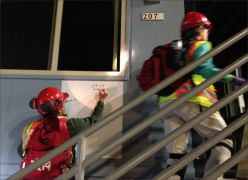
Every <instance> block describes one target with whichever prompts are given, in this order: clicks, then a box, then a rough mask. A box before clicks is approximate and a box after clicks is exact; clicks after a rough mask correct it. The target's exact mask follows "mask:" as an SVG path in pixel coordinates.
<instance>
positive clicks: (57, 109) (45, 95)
mask: <svg viewBox="0 0 248 180" xmlns="http://www.w3.org/2000/svg"><path fill="white" fill-rule="evenodd" d="M68 97H69V95H68V93H63V92H61V91H60V90H58V89H57V88H55V87H47V88H45V89H43V90H42V91H41V92H40V93H39V95H38V96H37V98H35V97H34V98H33V99H31V101H30V107H31V108H32V109H37V110H38V112H39V113H40V114H41V115H51V114H60V113H61V112H62V108H63V104H64V102H65V100H66V98H68Z"/></svg>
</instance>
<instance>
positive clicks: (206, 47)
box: [159, 11, 247, 179]
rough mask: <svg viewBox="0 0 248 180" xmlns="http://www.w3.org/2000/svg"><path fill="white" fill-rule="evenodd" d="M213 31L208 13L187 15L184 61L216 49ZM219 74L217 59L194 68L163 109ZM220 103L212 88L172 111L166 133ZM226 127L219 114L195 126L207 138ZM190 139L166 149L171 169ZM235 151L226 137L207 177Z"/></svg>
mask: <svg viewBox="0 0 248 180" xmlns="http://www.w3.org/2000/svg"><path fill="white" fill-rule="evenodd" d="M211 29H212V24H211V22H210V21H209V20H208V18H207V17H206V16H205V15H204V14H202V13H199V12H195V11H193V12H189V13H187V14H186V15H185V17H184V18H183V20H182V23H181V37H182V43H183V48H184V49H185V51H184V52H185V53H184V55H183V57H182V58H183V60H184V62H192V61H196V60H197V59H199V57H200V56H202V55H204V54H206V53H207V52H209V51H210V50H211V49H212V45H211V42H209V41H208V35H209V32H210V31H211ZM185 64H186V63H185ZM219 71H220V69H219V68H217V67H216V66H215V65H214V64H213V59H212V58H211V59H208V60H207V61H205V62H204V63H202V64H201V65H200V66H198V67H197V68H196V69H194V70H193V71H192V72H191V74H190V76H189V79H187V80H186V81H185V82H184V83H183V84H182V85H181V86H180V87H179V88H178V89H176V90H175V91H174V92H173V93H172V94H170V95H167V96H159V105H160V108H163V107H165V106H166V105H167V104H168V103H169V102H171V101H174V100H175V99H177V98H179V97H180V96H182V95H183V94H185V93H188V92H189V91H190V90H191V89H193V88H194V87H195V86H198V85H200V84H201V83H202V82H203V81H205V80H206V79H208V78H209V77H211V76H212V75H214V74H215V73H217V72H219ZM221 81H222V82H231V83H233V84H234V85H235V86H240V85H243V84H244V83H246V82H247V81H246V80H245V79H243V78H238V77H235V76H234V75H232V74H228V75H226V76H225V77H224V78H223V79H222V80H221ZM217 101H218V99H217V95H216V90H215V87H214V86H213V85H211V86H210V87H208V88H207V89H205V90H204V91H202V92H201V93H199V94H198V95H197V96H195V97H193V98H191V99H190V100H189V101H188V102H187V103H185V104H182V105H180V106H179V107H177V108H176V109H174V110H173V111H172V112H170V113H168V114H167V115H165V117H164V118H163V126H164V131H165V134H166V135H167V134H169V133H170V132H172V131H174V130H175V129H177V128H178V127H180V126H182V125H183V124H184V122H185V121H188V120H190V119H192V118H193V117H195V116H196V115H197V114H199V113H201V112H202V111H204V110H205V109H207V108H209V107H210V106H212V105H213V104H215V103H216V102H217ZM225 127H226V122H225V120H224V119H223V118H222V116H221V114H220V113H219V112H218V111H217V112H215V113H213V114H212V115H211V116H209V117H208V118H207V119H205V120H203V121H202V122H201V123H200V124H199V125H197V126H195V127H194V129H195V130H196V132H198V133H199V134H200V135H201V136H202V137H203V138H210V137H212V136H214V135H215V134H217V133H218V132H219V131H221V130H222V129H224V128H225ZM188 138H189V135H188V133H185V134H183V135H181V136H179V137H178V138H176V139H175V140H174V141H172V142H171V143H170V144H168V145H167V147H166V149H167V152H168V153H169V158H168V159H167V166H170V165H172V164H173V163H174V162H175V161H177V160H178V159H179V158H181V157H182V156H183V155H184V154H185V153H186V149H187V144H188ZM232 150H233V140H232V138H231V137H226V138H225V139H223V140H222V141H220V142H219V143H218V144H216V145H215V146H214V147H213V148H212V149H211V153H210V157H209V159H208V161H207V163H206V166H205V170H204V174H205V175H206V174H208V173H209V172H211V171H212V170H214V169H215V168H216V167H217V166H218V165H220V164H222V163H223V162H224V161H226V160H227V159H228V158H230V157H231V152H232ZM185 169H186V168H183V169H181V170H180V171H179V172H177V173H176V174H175V175H173V176H171V177H170V178H169V179H183V178H184V173H185ZM222 178H223V177H222V176H221V177H219V178H218V179H222Z"/></svg>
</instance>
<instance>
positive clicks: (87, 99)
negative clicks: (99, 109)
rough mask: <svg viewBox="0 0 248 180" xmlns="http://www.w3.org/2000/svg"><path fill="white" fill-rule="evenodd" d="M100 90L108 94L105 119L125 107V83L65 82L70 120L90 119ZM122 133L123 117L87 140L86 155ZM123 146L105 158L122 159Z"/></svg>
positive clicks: (63, 89) (104, 113) (64, 89)
mask: <svg viewBox="0 0 248 180" xmlns="http://www.w3.org/2000/svg"><path fill="white" fill-rule="evenodd" d="M99 89H105V90H106V92H107V93H108V96H107V98H106V99H105V101H104V102H105V106H104V111H103V117H104V116H106V115H108V114H109V113H110V112H112V111H114V110H116V109H117V108H119V107H121V106H122V105H123V82H118V81H63V82H62V91H63V92H67V93H69V95H70V96H69V98H68V99H69V100H71V101H69V102H67V103H66V113H67V115H68V118H72V117H78V118H82V117H88V116H90V115H91V113H92V112H93V110H94V108H95V106H96V103H97V98H96V97H97V94H98V92H99ZM121 133H122V117H119V118H117V120H115V121H113V122H111V123H110V124H109V125H107V126H105V127H103V128H102V129H100V130H98V131H96V132H95V133H93V134H92V135H90V136H89V137H87V138H86V154H89V153H91V152H92V151H93V150H94V149H95V148H99V147H101V145H102V144H104V142H106V141H107V140H108V139H109V138H111V137H112V136H113V135H119V134H121ZM120 150H121V146H120V147H118V148H116V149H115V150H114V151H112V152H110V153H109V154H108V155H106V156H105V157H112V158H113V157H114V158H120V156H121V154H120V152H121V151H120Z"/></svg>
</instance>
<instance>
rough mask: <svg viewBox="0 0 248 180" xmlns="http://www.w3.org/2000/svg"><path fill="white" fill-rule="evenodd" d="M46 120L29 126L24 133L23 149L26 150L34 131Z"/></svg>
mask: <svg viewBox="0 0 248 180" xmlns="http://www.w3.org/2000/svg"><path fill="white" fill-rule="evenodd" d="M44 120H45V119H40V120H38V121H35V122H32V123H30V124H29V125H27V126H26V127H25V128H24V129H23V132H22V149H23V150H25V149H26V147H27V145H28V142H29V139H30V136H31V135H32V133H33V132H34V130H35V129H36V128H37V127H38V126H39V125H40V124H41V123H42V122H43V121H44Z"/></svg>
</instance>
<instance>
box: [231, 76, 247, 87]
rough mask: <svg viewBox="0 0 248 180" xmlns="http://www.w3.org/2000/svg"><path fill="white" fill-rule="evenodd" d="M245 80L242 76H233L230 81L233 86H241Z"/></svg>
mask: <svg viewBox="0 0 248 180" xmlns="http://www.w3.org/2000/svg"><path fill="white" fill-rule="evenodd" d="M246 82H247V80H246V79H244V78H239V77H235V78H234V79H233V81H232V83H233V85H234V86H241V85H243V84H245V83H246Z"/></svg>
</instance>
